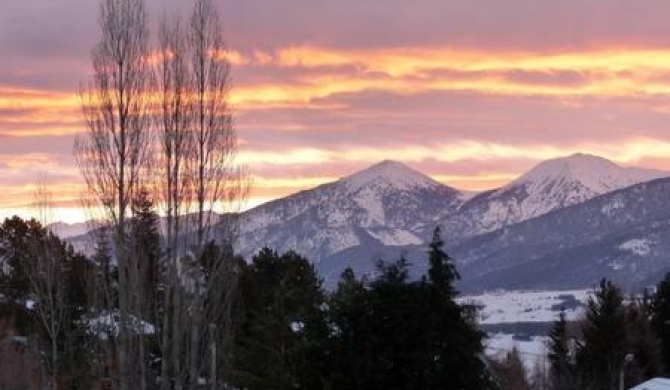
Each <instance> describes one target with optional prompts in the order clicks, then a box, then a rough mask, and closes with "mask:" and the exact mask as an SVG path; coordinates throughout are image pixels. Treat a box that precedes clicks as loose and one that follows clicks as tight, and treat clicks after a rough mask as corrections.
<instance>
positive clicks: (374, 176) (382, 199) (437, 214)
mask: <svg viewBox="0 0 670 390" xmlns="http://www.w3.org/2000/svg"><path fill="white" fill-rule="evenodd" d="M462 202H463V195H462V194H461V193H460V192H458V191H457V190H455V189H453V188H450V187H448V186H445V185H443V184H441V183H438V182H436V181H434V180H432V179H431V178H429V177H428V176H425V175H423V174H421V173H419V172H417V171H415V170H413V169H411V168H409V167H408V166H406V165H404V164H402V163H400V162H395V161H383V162H381V163H379V164H376V165H374V166H372V167H370V168H368V169H365V170H363V171H361V172H358V173H355V174H353V175H351V176H347V177H345V178H343V179H340V180H338V181H336V182H333V183H328V184H324V185H322V186H319V187H317V188H314V189H311V190H307V191H303V192H300V193H298V194H295V195H292V196H289V197H287V198H284V199H279V200H276V201H273V202H270V203H267V204H264V205H261V206H259V207H257V208H255V209H252V210H250V211H248V212H246V213H245V214H244V216H243V219H242V221H243V222H242V227H241V236H240V247H241V248H242V250H241V252H242V253H243V254H244V255H247V256H248V255H250V254H252V253H254V252H255V251H257V250H258V249H260V248H262V247H264V246H268V247H270V248H274V249H277V250H280V251H286V250H289V249H293V250H295V251H297V252H298V253H300V254H302V255H304V256H307V257H308V258H310V259H312V260H313V261H315V262H318V261H319V259H321V258H323V257H325V256H329V255H332V254H335V253H338V252H341V251H343V250H346V249H348V248H351V247H356V246H359V245H361V244H362V243H364V242H369V241H370V240H372V241H373V242H377V243H379V244H381V245H384V246H389V247H396V246H404V245H413V244H421V243H423V242H424V241H425V237H424V236H423V233H424V231H425V230H426V229H432V226H435V225H437V224H438V223H439V221H440V220H441V219H442V218H443V217H444V216H446V215H449V214H451V213H453V212H455V210H456V209H457V207H458V206H459V205H460V204H462Z"/></svg>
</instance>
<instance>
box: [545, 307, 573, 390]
mask: <svg viewBox="0 0 670 390" xmlns="http://www.w3.org/2000/svg"><path fill="white" fill-rule="evenodd" d="M571 353H572V351H571V348H570V339H569V337H568V323H567V320H566V314H565V309H563V308H561V312H560V313H559V315H558V320H557V321H556V322H554V325H553V327H552V328H551V331H550V332H549V363H550V365H551V366H550V373H549V381H550V384H551V389H552V390H573V389H574V388H575V387H574V386H575V383H574V372H573V370H574V368H573V363H572V360H571V357H570V354H571Z"/></svg>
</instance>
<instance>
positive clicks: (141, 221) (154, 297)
mask: <svg viewBox="0 0 670 390" xmlns="http://www.w3.org/2000/svg"><path fill="white" fill-rule="evenodd" d="M131 210H132V213H133V215H132V218H131V220H130V226H131V235H130V245H131V246H132V248H131V250H130V251H129V252H128V253H132V254H133V255H134V256H136V257H137V261H136V262H135V264H137V266H138V268H139V270H138V271H139V272H138V275H139V277H140V279H141V282H140V285H141V286H142V289H143V292H142V296H141V297H140V300H141V302H139V304H138V307H139V310H140V311H141V313H139V316H140V317H141V318H144V319H145V320H148V321H150V322H151V323H155V322H156V316H157V312H158V302H160V297H159V296H158V293H159V292H160V289H159V280H160V279H159V275H160V272H161V271H160V255H161V247H160V232H159V218H158V213H156V210H155V205H154V202H153V200H152V199H151V195H150V194H149V191H148V190H147V189H146V188H142V189H141V190H140V191H139V192H138V193H137V194H136V195H135V196H134V197H133V199H132V204H131Z"/></svg>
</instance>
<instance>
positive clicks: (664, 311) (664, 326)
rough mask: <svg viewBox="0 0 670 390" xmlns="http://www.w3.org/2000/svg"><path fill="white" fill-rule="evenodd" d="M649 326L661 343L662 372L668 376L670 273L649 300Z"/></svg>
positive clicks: (669, 364) (669, 372)
mask: <svg viewBox="0 0 670 390" xmlns="http://www.w3.org/2000/svg"><path fill="white" fill-rule="evenodd" d="M651 325H652V328H653V330H654V332H655V333H656V335H657V336H658V338H659V339H660V342H661V351H662V353H661V360H662V365H663V371H664V373H665V375H670V272H669V273H666V274H665V278H664V279H663V280H662V281H661V282H659V284H658V286H657V287H656V293H655V294H654V295H653V296H652V298H651Z"/></svg>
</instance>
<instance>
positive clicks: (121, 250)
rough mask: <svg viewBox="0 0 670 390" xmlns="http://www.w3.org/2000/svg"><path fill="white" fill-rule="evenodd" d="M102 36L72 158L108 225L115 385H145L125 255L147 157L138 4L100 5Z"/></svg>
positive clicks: (134, 274)
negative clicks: (115, 320)
mask: <svg viewBox="0 0 670 390" xmlns="http://www.w3.org/2000/svg"><path fill="white" fill-rule="evenodd" d="M100 27H101V33H102V37H101V40H100V42H99V44H98V45H97V46H96V48H95V50H94V52H93V70H94V75H93V78H92V80H91V81H90V82H88V83H86V84H84V85H83V88H82V92H81V98H82V108H83V113H84V116H85V119H86V123H87V127H88V134H87V135H86V136H85V137H79V138H77V140H76V142H75V155H76V158H77V161H78V163H79V166H80V169H81V171H82V173H83V176H84V178H85V180H86V183H87V185H88V188H89V192H90V193H91V194H92V195H93V197H94V198H95V200H96V201H97V204H98V206H100V207H102V208H104V211H105V217H106V219H107V220H108V221H109V223H111V225H112V227H113V237H114V239H113V242H114V249H113V252H114V255H115V259H116V262H117V264H118V270H119V315H120V321H119V338H118V340H119V345H118V360H119V366H120V383H119V385H120V388H121V389H129V388H131V387H132V388H138V387H140V388H142V389H144V388H145V387H146V384H145V378H144V371H143V370H144V366H145V364H144V357H143V356H141V354H142V350H141V346H140V344H141V343H142V340H141V338H142V337H141V336H138V331H137V329H135V328H136V326H135V325H136V324H135V325H134V324H133V323H136V321H133V320H132V319H133V316H137V315H138V311H139V309H140V308H141V307H142V304H141V301H142V297H141V291H142V289H140V288H137V287H138V284H139V283H140V279H139V275H138V267H137V264H135V259H134V256H131V255H130V254H129V253H127V248H128V239H127V233H128V231H127V227H128V226H127V219H128V216H129V212H130V210H129V209H130V204H131V201H132V198H133V195H134V193H135V192H136V191H137V190H138V189H139V188H140V186H141V184H142V181H143V168H145V163H146V161H147V157H148V156H149V150H148V146H149V145H151V142H150V137H149V135H150V132H149V127H150V124H151V123H150V118H149V115H148V109H149V104H148V103H149V102H148V99H149V97H148V94H147V92H148V86H149V76H150V72H149V70H150V68H149V66H150V64H149V47H148V31H147V28H146V17H145V10H144V1H143V0H103V1H102V5H101V7H100Z"/></svg>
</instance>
